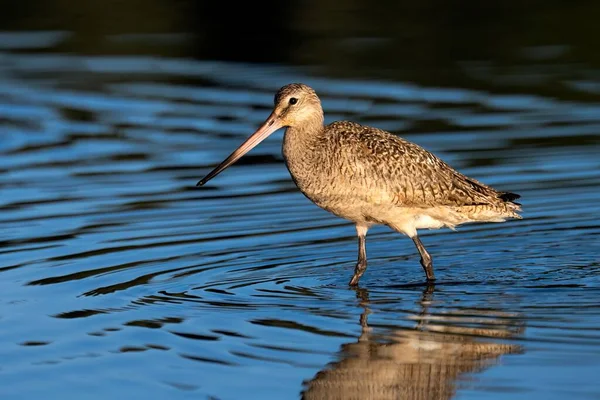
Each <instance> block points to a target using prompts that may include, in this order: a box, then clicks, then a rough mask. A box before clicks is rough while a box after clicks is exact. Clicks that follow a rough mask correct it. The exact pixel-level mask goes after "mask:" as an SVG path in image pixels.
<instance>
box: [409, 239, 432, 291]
mask: <svg viewBox="0 0 600 400" xmlns="http://www.w3.org/2000/svg"><path fill="white" fill-rule="evenodd" d="M412 240H413V242H414V243H415V246H417V250H419V254H421V266H422V267H423V270H424V271H425V275H426V276H427V281H428V282H431V281H435V275H434V274H433V263H432V262H431V256H430V255H429V253H428V252H427V250H425V246H423V243H422V242H421V239H419V237H418V236H417V235H415V236H413V237H412Z"/></svg>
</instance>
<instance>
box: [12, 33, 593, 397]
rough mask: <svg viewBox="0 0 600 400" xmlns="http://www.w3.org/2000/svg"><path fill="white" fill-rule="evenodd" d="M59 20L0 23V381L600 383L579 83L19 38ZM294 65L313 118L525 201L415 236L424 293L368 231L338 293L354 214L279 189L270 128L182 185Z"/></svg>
mask: <svg viewBox="0 0 600 400" xmlns="http://www.w3.org/2000/svg"><path fill="white" fill-rule="evenodd" d="M65 35H67V36H68V34H65V33H64V32H62V33H61V32H54V33H52V32H46V33H45V34H42V35H39V34H38V36H36V34H33V33H27V34H18V33H11V34H10V35H8V36H4V37H3V40H2V43H3V44H4V45H3V46H2V49H1V51H2V52H1V53H0V125H1V128H2V131H3V133H2V136H1V140H0V153H1V156H0V193H1V194H2V196H1V197H0V210H1V213H0V226H1V230H0V244H1V246H0V291H1V293H2V296H1V297H0V393H1V394H2V398H6V399H8V398H38V397H41V396H43V397H52V398H59V397H61V398H64V397H67V398H107V397H115V396H116V397H124V396H126V397H128V398H140V399H142V398H148V397H149V396H151V397H156V396H159V397H169V398H173V399H184V398H194V399H196V398H218V399H236V398H243V397H247V396H250V395H251V397H252V398H264V399H282V398H298V397H299V396H301V397H305V398H309V399H332V398H344V399H347V398H353V396H354V398H361V399H362V398H368V396H372V397H373V398H398V397H404V398H427V399H432V398H436V399H450V398H460V399H503V398H507V397H511V398H516V399H521V398H522V399H525V398H527V399H529V398H544V399H554V398H556V399H559V398H560V399H562V398H570V399H575V398H581V399H585V398H589V399H592V398H598V396H600V387H599V385H598V383H597V376H598V373H599V372H600V333H599V332H600V306H599V304H598V298H599V296H600V262H599V256H598V255H599V254H600V225H599V224H598V203H599V202H600V192H599V191H598V187H599V185H600V161H599V158H598V150H599V146H598V145H599V144H600V101H594V100H593V99H592V100H590V99H589V96H592V97H593V95H594V93H597V87H598V82H597V81H593V80H582V79H579V80H572V81H569V82H570V83H569V84H570V85H571V86H570V87H571V89H570V90H571V91H572V93H575V94H576V93H582V96H583V94H586V96H587V97H586V100H573V97H576V96H569V97H568V98H561V97H549V96H544V95H541V94H536V93H534V92H531V93H527V92H526V91H520V92H514V93H499V92H495V91H493V90H485V89H477V88H465V87H460V86H456V87H444V88H439V87H435V86H425V85H421V84H418V83H415V82H408V81H394V80H367V79H362V80H361V79H350V78H335V77H333V76H330V75H328V74H326V73H324V72H322V71H319V70H318V69H314V68H306V69H304V68H292V67H286V66H282V65H260V66H259V65H252V64H241V63H233V62H231V63H230V62H217V61H200V60H191V59H185V58H177V57H158V56H151V55H148V56H140V55H135V56H134V55H113V56H108V55H83V54H77V53H62V52H59V51H57V52H38V51H36V48H38V47H41V48H44V47H51V46H54V45H56V44H57V43H60V42H61V40H64V38H65ZM32 48H33V50H32ZM291 81H302V82H305V83H307V84H309V85H311V86H313V87H315V88H316V89H317V91H318V93H319V94H320V96H321V98H322V101H323V106H324V108H325V111H326V119H327V122H330V121H333V120H336V119H341V118H344V119H352V120H355V121H358V122H363V123H368V124H371V125H375V126H378V127H381V128H384V129H388V130H390V131H393V132H394V133H397V134H400V135H402V136H403V137H405V138H407V139H409V140H413V141H415V142H417V143H419V144H420V145H422V146H424V147H425V148H427V149H429V150H431V151H433V152H435V153H436V154H438V155H440V156H441V157H442V158H443V159H444V160H446V161H447V162H449V163H450V164H451V165H453V166H454V167H456V168H458V169H460V170H461V171H462V172H464V173H466V174H468V175H470V176H473V177H474V178H476V179H479V180H482V181H483V182H486V183H488V184H490V185H493V186H495V187H497V188H498V189H500V190H510V191H514V192H517V193H519V194H521V195H522V199H521V200H522V203H523V209H524V212H523V215H524V219H523V220H521V221H510V222H507V223H504V224H479V225H469V226H463V227H460V228H459V229H458V230H457V232H450V231H447V230H444V231H431V232H423V234H422V238H423V242H424V243H425V245H426V246H427V248H428V250H429V251H430V253H431V254H432V256H433V257H434V264H435V268H436V275H437V277H438V282H437V283H436V285H435V286H433V287H429V288H428V287H425V286H423V284H422V281H423V272H422V269H421V267H420V265H419V263H418V255H417V253H416V250H415V249H414V246H413V244H412V243H411V242H410V240H408V239H407V238H405V237H402V236H401V235H399V234H396V233H393V232H391V231H389V230H388V229H385V228H374V229H372V231H371V232H370V233H369V236H368V240H367V246H368V254H369V261H370V264H369V269H368V270H367V273H366V274H365V275H364V276H363V278H362V279H361V286H360V288H358V289H351V288H349V287H348V285H347V282H348V280H349V278H350V276H351V275H352V271H353V267H354V262H355V259H356V239H355V232H354V228H353V226H352V225H351V224H349V223H347V222H345V221H343V220H340V219H337V218H336V217H334V216H332V215H330V214H328V213H326V212H325V211H323V210H321V209H319V208H317V207H316V206H314V205H313V204H312V203H310V202H309V201H308V200H307V199H305V198H304V197H303V196H302V195H301V194H300V193H299V192H298V191H297V189H296V188H295V186H294V185H293V183H292V181H291V179H290V178H289V175H288V172H287V170H286V169H285V166H284V164H283V160H282V157H281V153H280V146H281V133H278V134H275V135H273V136H272V137H270V138H268V139H267V140H266V141H265V142H264V143H263V144H261V145H260V146H259V147H257V148H256V149H255V150H253V151H252V152H251V153H250V154H249V155H248V156H246V157H245V158H244V159H243V160H241V161H240V162H239V163H238V164H236V165H235V166H233V167H231V168H230V169H229V170H227V171H226V172H224V173H222V174H221V175H219V177H218V178H217V179H215V180H213V181H211V182H210V183H209V184H208V185H207V186H206V187H205V188H202V189H198V188H196V187H195V184H196V182H197V181H198V179H199V178H201V177H202V176H204V175H205V174H206V173H207V172H208V171H209V170H210V169H211V168H212V167H213V166H214V165H215V164H216V163H218V162H219V161H221V160H222V159H223V158H224V157H225V156H226V155H228V154H229V152H230V151H231V150H232V149H233V148H234V147H236V146H237V145H238V144H239V143H241V141H242V140H244V139H245V137H246V136H247V135H249V134H250V133H251V132H253V130H254V129H255V128H256V127H257V126H258V124H260V123H261V122H262V121H263V119H264V118H266V116H267V115H268V113H269V112H270V110H269V108H270V107H271V106H272V102H273V94H274V92H275V90H276V89H277V88H279V87H280V86H281V85H283V84H286V83H288V82H291ZM584 97H585V96H584ZM532 396H533V397H532Z"/></svg>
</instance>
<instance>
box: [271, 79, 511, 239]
mask: <svg viewBox="0 0 600 400" xmlns="http://www.w3.org/2000/svg"><path fill="white" fill-rule="evenodd" d="M292 96H296V97H298V98H299V99H300V100H301V104H299V106H301V107H297V108H295V109H290V107H288V108H284V109H282V111H281V113H282V114H284V115H286V116H287V114H290V115H289V118H290V119H291V118H293V120H294V122H295V123H293V124H289V128H288V129H287V131H286V133H285V136H284V142H283V154H284V158H285V160H286V165H287V167H288V169H289V171H290V174H291V175H292V178H293V179H294V182H295V183H296V185H297V186H298V187H299V189H300V190H301V191H302V193H304V194H305V195H306V196H307V197H308V198H309V199H310V200H312V201H313V202H315V203H316V204H317V205H319V206H320V207H322V208H324V209H326V210H328V211H330V212H332V213H334V214H336V215H338V216H340V217H342V218H346V219H349V220H352V221H354V222H355V223H357V224H363V225H366V226H369V225H372V224H384V225H388V226H390V227H392V228H394V229H396V230H398V231H401V232H403V233H406V234H408V235H409V236H411V235H414V234H416V231H415V229H416V228H439V227H442V226H446V227H450V228H453V227H454V226H455V225H458V224H461V223H465V222H475V221H482V222H483V221H489V222H500V221H503V220H505V219H506V218H521V217H520V216H519V215H518V214H517V211H519V210H520V206H519V204H518V203H514V202H512V201H507V200H514V199H516V198H518V197H519V196H518V195H515V194H512V193H507V192H499V191H497V190H495V189H493V188H491V187H489V186H487V185H485V184H483V183H481V182H478V181H477V180H475V179H472V178H469V177H467V176H465V175H463V174H461V173H459V172H458V171H456V170H454V169H453V168H452V167H451V166H449V165H448V164H446V163H445V162H444V161H442V160H441V159H440V158H438V157H437V156H435V155H434V154H432V153H431V152H429V151H427V150H425V149H424V148H422V147H421V146H419V145H417V144H415V143H412V142H409V141H407V140H405V139H402V138H400V137H398V136H396V135H393V134H391V133H389V132H386V131H383V130H381V129H377V128H374V127H369V126H364V125H361V124H358V123H354V122H349V121H337V122H333V123H331V124H329V125H326V126H324V125H323V110H322V108H321V104H320V101H319V98H318V97H317V95H316V93H315V92H314V90H312V89H311V88H309V87H308V86H306V85H302V84H292V85H287V86H285V87H283V88H282V89H281V90H280V91H279V92H278V93H277V95H276V96H275V102H276V104H285V103H286V99H288V98H290V97H292ZM296 110H302V111H301V112H296V113H295V114H292V111H296Z"/></svg>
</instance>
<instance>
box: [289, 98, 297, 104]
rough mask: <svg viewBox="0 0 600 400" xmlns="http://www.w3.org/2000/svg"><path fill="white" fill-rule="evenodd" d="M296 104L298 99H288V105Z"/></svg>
mask: <svg viewBox="0 0 600 400" xmlns="http://www.w3.org/2000/svg"><path fill="white" fill-rule="evenodd" d="M297 102H298V99H297V98H295V97H292V98H291V99H290V104H296V103H297Z"/></svg>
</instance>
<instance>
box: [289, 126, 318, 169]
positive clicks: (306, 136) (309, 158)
mask: <svg viewBox="0 0 600 400" xmlns="http://www.w3.org/2000/svg"><path fill="white" fill-rule="evenodd" d="M303 122H304V123H302V124H301V125H300V126H290V127H288V128H287V129H286V131H285V134H284V136H283V149H282V150H283V156H284V158H285V160H286V162H287V163H288V167H289V166H290V165H295V166H300V165H301V164H302V165H303V164H306V163H311V162H313V161H314V160H313V158H314V156H315V155H318V154H319V146H320V144H321V143H322V142H323V140H322V137H323V131H324V126H323V118H322V117H321V118H313V119H311V120H310V121H303Z"/></svg>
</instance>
